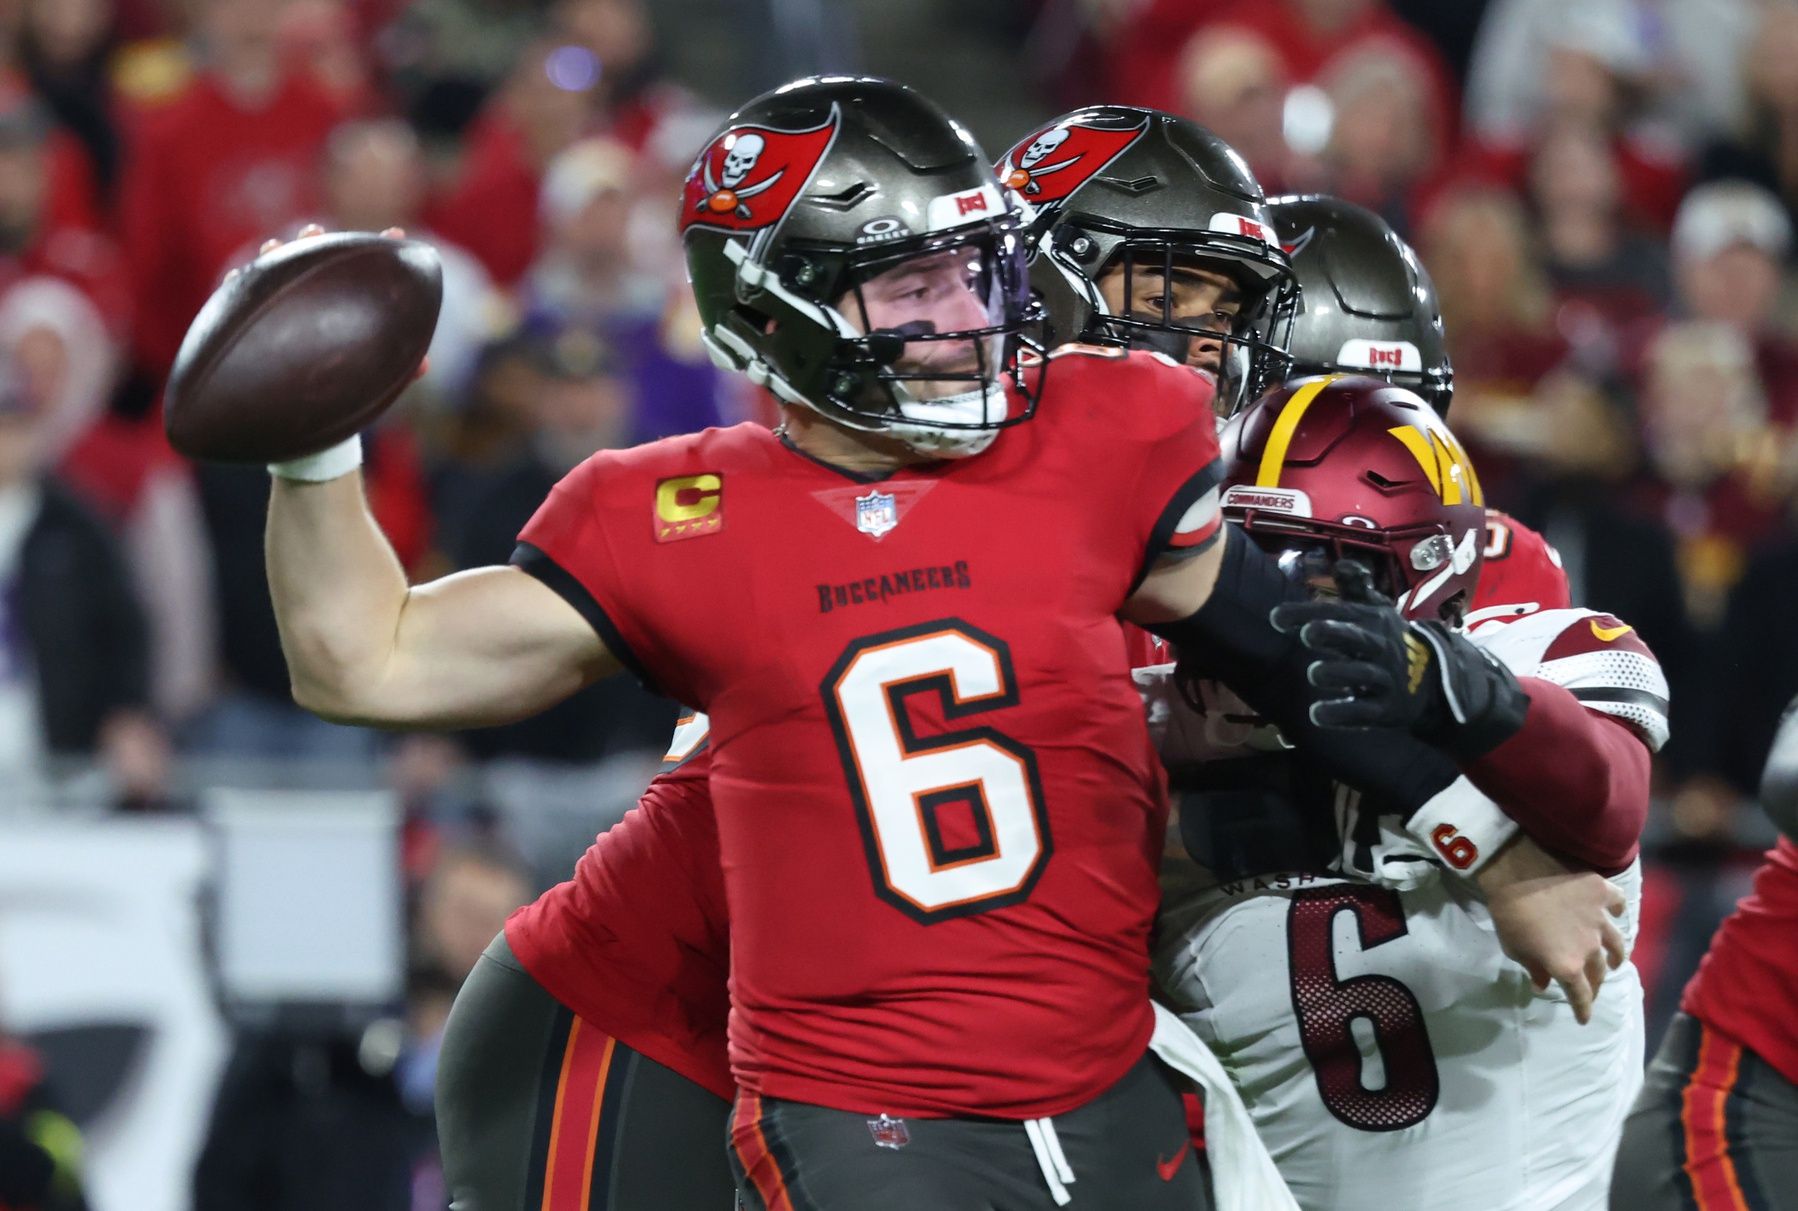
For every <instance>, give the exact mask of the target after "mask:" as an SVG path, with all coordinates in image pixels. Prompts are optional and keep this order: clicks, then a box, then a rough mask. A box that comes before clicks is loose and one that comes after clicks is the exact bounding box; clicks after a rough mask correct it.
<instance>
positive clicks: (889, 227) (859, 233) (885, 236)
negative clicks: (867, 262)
mask: <svg viewBox="0 0 1798 1211" xmlns="http://www.w3.org/2000/svg"><path fill="white" fill-rule="evenodd" d="M911 234H912V229H911V228H909V227H907V226H906V225H905V220H903V219H900V218H897V217H896V216H893V215H887V216H885V217H884V218H879V219H869V220H868V221H867V222H866V223H863V224H862V225H861V226H860V227H858V228H857V229H856V232H855V242H856V243H857V244H884V243H886V242H887V241H888V240H903V239H906V238H907V237H909V236H910V235H911Z"/></svg>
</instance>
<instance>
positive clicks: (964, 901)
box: [822, 620, 1051, 923]
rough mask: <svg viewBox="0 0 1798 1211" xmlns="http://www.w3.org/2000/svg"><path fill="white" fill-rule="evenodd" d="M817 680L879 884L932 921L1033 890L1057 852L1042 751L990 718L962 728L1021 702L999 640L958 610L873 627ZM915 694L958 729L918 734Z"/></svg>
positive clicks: (899, 904)
mask: <svg viewBox="0 0 1798 1211" xmlns="http://www.w3.org/2000/svg"><path fill="white" fill-rule="evenodd" d="M822 688H823V691H824V706H825V711H826V713H827V714H828V715H829V716H830V724H831V730H832V731H833V732H834V733H835V734H836V740H837V749H838V752H839V753H840V754H841V756H842V759H843V767H844V771H845V772H846V774H847V775H848V778H849V791H850V795H851V796H852V797H853V798H854V800H855V807H856V815H857V817H858V820H859V823H860V825H861V830H862V842H863V844H864V846H865V847H866V848H867V852H868V864H869V867H870V868H871V870H872V872H873V876H874V890H875V893H876V894H877V895H879V896H880V897H881V898H882V899H884V900H886V901H887V902H888V903H890V904H892V905H893V906H894V907H896V908H898V909H899V910H900V911H902V912H904V913H906V914H907V915H909V916H911V917H913V918H915V919H917V920H919V921H923V922H925V923H931V922H935V921H941V920H945V919H948V918H951V917H960V916H966V915H968V914H970V913H977V912H985V911H987V910H989V909H993V908H998V907H1001V906H1003V905H1006V904H1015V903H1017V902H1018V901H1020V900H1023V899H1024V898H1025V897H1027V896H1028V895H1029V894H1030V890H1031V888H1032V887H1033V886H1035V884H1036V880H1037V878H1038V876H1040V875H1041V874H1042V870H1043V866H1044V865H1045V864H1046V863H1047V860H1048V857H1049V853H1050V850H1051V845H1050V839H1049V821H1048V817H1047V815H1046V814H1045V812H1044V810H1043V794H1042V782H1041V779H1040V778H1039V777H1038V776H1037V769H1036V754H1034V753H1033V752H1031V751H1030V749H1029V748H1028V747H1027V746H1025V745H1023V744H1020V743H1018V742H1017V741H1016V740H1013V739H1011V738H1010V737H1009V736H1006V735H1003V734H1002V733H1000V732H997V731H995V730H993V729H992V728H990V727H963V728H955V727H954V725H955V724H956V723H957V722H958V721H960V720H966V719H969V718H971V717H973V716H977V715H981V714H984V713H986V712H988V711H994V710H1000V709H1003V708H1005V707H1009V706H1015V705H1017V701H1018V687H1017V679H1016V677H1015V676H1014V675H1013V673H1012V667H1011V653H1010V651H1009V650H1008V649H1007V648H1006V646H1005V643H1004V641H1003V640H1000V639H996V638H994V637H993V636H991V635H987V634H985V633H984V632H982V631H980V630H977V629H976V628H974V627H971V626H969V625H968V624H967V623H965V622H961V621H958V620H944V621H941V622H931V623H924V624H922V625H920V626H914V627H906V628H904V629H902V630H897V631H888V632H885V633H883V634H880V635H870V636H868V637H867V638H864V639H858V640H856V641H855V642H854V643H852V644H850V645H849V647H848V649H847V650H846V651H844V653H843V655H842V656H841V657H840V658H839V659H838V660H837V662H836V664H835V665H834V666H832V668H831V671H830V673H829V675H828V676H826V677H825V679H824V685H823V687H822ZM920 695H928V696H929V697H930V698H931V699H934V701H933V702H931V703H930V704H929V705H930V707H933V708H934V709H935V711H936V712H937V713H940V715H941V717H942V719H943V722H944V724H945V725H946V726H947V727H948V728H949V729H952V730H943V731H941V732H939V733H937V734H934V735H930V736H927V737H920V736H919V735H918V734H917V732H916V730H915V727H914V722H913V717H912V707H911V705H910V703H911V700H912V699H913V698H914V697H916V696H920ZM958 826H959V827H958Z"/></svg>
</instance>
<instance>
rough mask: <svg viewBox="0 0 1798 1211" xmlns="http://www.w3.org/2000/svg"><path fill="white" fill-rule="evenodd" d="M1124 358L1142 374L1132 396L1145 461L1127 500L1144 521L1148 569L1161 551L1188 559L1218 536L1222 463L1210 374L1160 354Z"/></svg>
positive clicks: (1160, 555)
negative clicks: (1219, 486)
mask: <svg viewBox="0 0 1798 1211" xmlns="http://www.w3.org/2000/svg"><path fill="white" fill-rule="evenodd" d="M1130 362H1131V370H1132V372H1133V373H1134V374H1136V375H1138V376H1139V377H1140V378H1141V380H1142V381H1141V382H1140V383H1139V384H1137V385H1134V386H1133V387H1132V389H1131V390H1132V394H1131V397H1130V398H1131V399H1132V401H1133V404H1134V405H1135V407H1134V408H1133V409H1132V411H1133V413H1134V416H1135V419H1137V420H1138V421H1139V423H1140V424H1141V426H1142V427H1141V431H1140V432H1139V433H1138V434H1137V437H1138V440H1139V441H1141V442H1142V444H1143V461H1142V468H1141V470H1140V472H1139V473H1138V476H1137V481H1136V483H1137V486H1136V491H1135V493H1134V495H1135V501H1134V502H1133V503H1134V504H1135V505H1136V506H1137V507H1138V508H1140V509H1142V510H1143V514H1144V516H1145V518H1146V519H1148V522H1149V524H1148V532H1147V534H1146V535H1145V536H1144V539H1143V562H1142V566H1143V570H1144V572H1145V573H1146V572H1147V570H1148V569H1150V568H1152V567H1154V565H1155V563H1156V561H1157V560H1159V559H1161V558H1163V557H1164V556H1169V557H1173V558H1180V559H1184V558H1188V557H1190V556H1193V555H1197V554H1198V553H1199V552H1201V551H1203V550H1205V549H1206V548H1207V547H1209V546H1210V545H1211V544H1212V543H1213V542H1216V541H1217V537H1218V535H1219V534H1220V533H1221V532H1222V526H1223V513H1222V511H1221V510H1220V509H1219V507H1218V494H1219V488H1218V484H1219V481H1221V480H1222V479H1223V475H1224V465H1223V459H1222V456H1221V454H1220V452H1219V450H1218V444H1217V417H1216V414H1215V413H1214V412H1213V411H1212V402H1213V397H1214V396H1215V394H1216V392H1215V389H1214V388H1213V387H1212V384H1211V379H1210V378H1208V377H1207V376H1206V375H1204V374H1202V373H1200V372H1199V371H1197V370H1194V369H1192V368H1191V367H1189V366H1183V365H1181V364H1180V363H1178V362H1175V361H1172V360H1171V359H1169V358H1166V357H1163V356H1162V355H1161V354H1159V353H1138V354H1133V355H1132V356H1131V358H1130ZM1143 404H1152V406H1150V407H1143V406H1142V405H1143Z"/></svg>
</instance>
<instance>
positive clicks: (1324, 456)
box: [1221, 375, 1486, 623]
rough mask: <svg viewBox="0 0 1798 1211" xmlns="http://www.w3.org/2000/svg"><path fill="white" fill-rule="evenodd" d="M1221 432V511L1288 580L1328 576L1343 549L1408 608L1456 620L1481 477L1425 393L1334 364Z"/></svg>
mask: <svg viewBox="0 0 1798 1211" xmlns="http://www.w3.org/2000/svg"><path fill="white" fill-rule="evenodd" d="M1221 441H1222V444H1223V453H1224V480H1223V482H1224V485H1225V487H1224V497H1223V508H1224V513H1225V515H1226V516H1227V517H1229V518H1230V519H1231V520H1232V521H1235V522H1237V523H1238V524H1240V525H1241V526H1242V528H1243V529H1244V530H1245V531H1246V532H1247V533H1248V534H1249V536H1250V537H1251V538H1253V539H1254V540H1255V541H1256V542H1257V543H1259V544H1260V545H1261V546H1262V547H1264V548H1266V549H1267V550H1269V551H1270V552H1272V553H1274V554H1275V555H1277V556H1278V558H1279V560H1280V564H1281V567H1282V568H1283V569H1285V570H1286V571H1287V573H1288V574H1289V575H1291V576H1293V577H1294V578H1295V579H1299V580H1302V581H1304V582H1306V583H1308V584H1311V585H1316V586H1323V585H1328V584H1329V583H1330V568H1331V566H1332V565H1334V563H1335V562H1336V560H1338V559H1340V558H1343V557H1345V556H1347V557H1352V558H1355V559H1358V560H1361V561H1362V562H1363V563H1365V564H1367V565H1368V566H1369V567H1370V568H1372V569H1373V573H1374V578H1375V581H1376V583H1378V584H1379V585H1380V587H1381V588H1382V589H1383V590H1384V591H1385V592H1386V593H1387V594H1388V595H1389V596H1391V597H1392V598H1393V599H1394V600H1395V601H1396V602H1397V603H1398V606H1399V609H1400V611H1401V612H1402V613H1404V614H1405V616H1406V617H1408V618H1416V619H1432V618H1433V619H1442V620H1445V621H1448V622H1451V623H1453V622H1458V621H1459V620H1460V618H1461V616H1462V614H1463V613H1464V612H1465V611H1466V609H1467V604H1468V602H1469V601H1470V600H1471V599H1472V597H1473V591H1474V586H1475V585H1476V584H1477V583H1478V581H1479V575H1480V563H1481V559H1482V556H1483V553H1484V551H1485V545H1486V510H1485V507H1484V503H1483V497H1482V496H1481V493H1480V481H1479V478H1478V477H1477V476H1476V475H1475V474H1474V471H1473V465H1472V464H1471V463H1470V462H1468V460H1467V453H1466V451H1465V450H1463V449H1462V448H1461V443H1460V442H1459V441H1457V440H1455V437H1454V435H1453V434H1451V433H1450V432H1449V431H1448V426H1447V425H1445V424H1444V423H1443V422H1442V419H1441V418H1440V417H1438V416H1437V415H1436V413H1435V412H1434V411H1432V410H1431V408H1430V406H1429V405H1428V404H1426V403H1424V402H1423V399H1422V398H1421V397H1420V396H1418V395H1417V394H1416V393H1414V392H1412V391H1407V390H1406V389H1404V388H1403V387H1395V386H1393V385H1392V384H1391V383H1388V382H1385V381H1383V380H1380V379H1372V378H1362V377H1347V376H1343V375H1330V376H1327V377H1322V378H1311V379H1301V380H1297V381H1295V382H1291V383H1288V384H1286V385H1285V386H1284V387H1281V388H1280V389H1279V390H1277V391H1273V392H1270V393H1269V394H1267V395H1266V396H1264V397H1262V399H1261V400H1260V401H1259V402H1258V403H1256V404H1255V406H1254V407H1252V408H1250V409H1248V410H1247V411H1245V412H1243V413H1242V414H1240V415H1239V416H1237V417H1236V418H1235V419H1233V420H1232V421H1231V422H1230V424H1229V425H1228V427H1226V428H1225V430H1224V432H1223V434H1222V436H1221Z"/></svg>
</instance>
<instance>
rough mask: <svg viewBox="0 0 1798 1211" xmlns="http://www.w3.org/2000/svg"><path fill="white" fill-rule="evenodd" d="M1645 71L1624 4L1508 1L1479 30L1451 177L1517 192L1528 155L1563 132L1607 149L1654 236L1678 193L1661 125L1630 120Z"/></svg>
mask: <svg viewBox="0 0 1798 1211" xmlns="http://www.w3.org/2000/svg"><path fill="white" fill-rule="evenodd" d="M1653 66H1654V60H1653V57H1652V51H1651V49H1650V47H1649V46H1648V45H1647V43H1646V40H1645V33H1644V27H1643V25H1642V23H1641V22H1639V21H1638V20H1637V14H1636V13H1635V12H1634V10H1633V8H1632V0H1593V2H1592V3H1590V4H1587V3H1581V4H1576V5H1568V4H1565V3H1562V2H1561V0H1548V2H1543V0H1517V2H1516V3H1514V4H1511V5H1509V6H1507V7H1502V8H1495V9H1494V10H1493V12H1492V13H1491V14H1489V15H1488V18H1487V20H1486V23H1485V24H1484V25H1483V26H1482V27H1481V31H1480V40H1479V43H1478V45H1476V46H1475V48H1474V62H1473V67H1472V71H1471V73H1470V75H1469V77H1468V84H1467V95H1468V134H1469V135H1470V136H1471V139H1470V140H1469V144H1468V146H1466V147H1464V148H1463V149H1462V152H1461V154H1460V156H1459V157H1458V162H1457V163H1456V164H1455V165H1454V166H1453V169H1454V173H1455V175H1457V176H1483V177H1486V178H1488V179H1497V180H1502V181H1505V182H1507V183H1509V184H1511V185H1514V186H1517V187H1519V188H1521V187H1522V186H1523V183H1524V181H1525V179H1526V178H1527V176H1528V173H1529V162H1530V158H1531V153H1532V150H1533V148H1534V147H1535V145H1536V143H1537V142H1538V141H1539V140H1540V139H1541V138H1542V137H1543V136H1544V134H1545V133H1546V132H1549V131H1552V130H1556V129H1560V128H1562V127H1563V126H1565V125H1573V126H1585V127H1587V128H1590V129H1592V130H1595V131H1598V132H1601V134H1602V137H1603V138H1605V139H1607V140H1608V141H1610V142H1611V143H1612V144H1613V147H1614V151H1615V161H1616V165H1617V171H1618V174H1619V176H1620V177H1621V178H1622V180H1623V182H1624V186H1625V188H1624V190H1623V197H1624V199H1625V202H1626V205H1627V206H1628V207H1629V209H1630V210H1631V211H1632V212H1633V213H1634V214H1635V215H1636V216H1637V217H1638V218H1640V219H1642V220H1643V221H1645V222H1647V223H1649V224H1651V225H1653V226H1654V227H1655V228H1656V229H1664V228H1665V227H1666V225H1667V223H1668V222H1670V221H1671V219H1672V217H1673V212H1674V209H1675V208H1676V207H1677V206H1678V204H1679V198H1680V194H1681V193H1682V192H1683V190H1684V188H1685V174H1684V170H1683V166H1682V160H1683V148H1682V147H1681V145H1680V144H1679V143H1678V141H1677V140H1676V139H1674V138H1672V137H1671V135H1670V133H1669V131H1668V130H1667V129H1666V128H1665V127H1664V126H1657V125H1654V124H1651V123H1643V122H1641V121H1640V120H1639V118H1640V114H1641V111H1642V107H1643V104H1644V102H1645V99H1646V98H1647V96H1648V95H1649V94H1648V92H1647V89H1648V85H1649V81H1650V78H1651V77H1650V74H1649V73H1650V71H1651V69H1652V68H1653Z"/></svg>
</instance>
